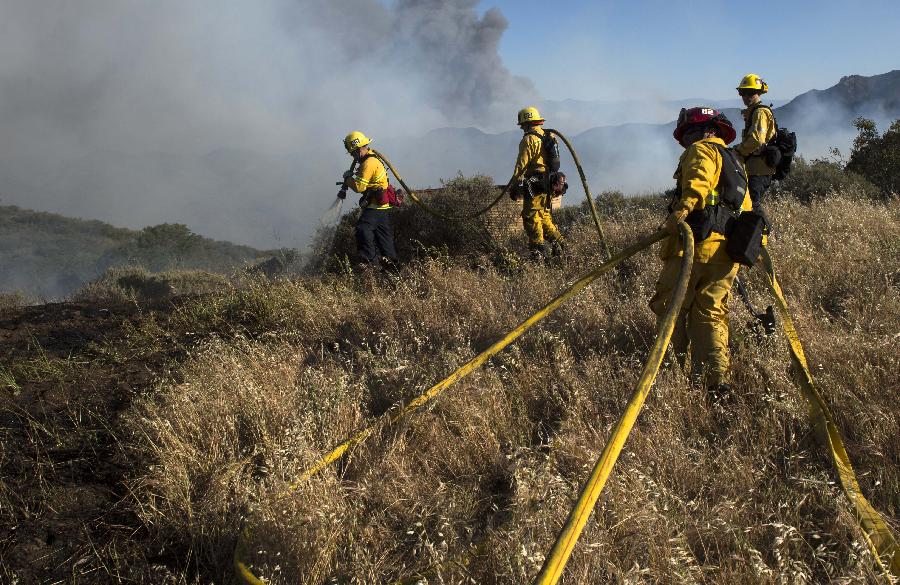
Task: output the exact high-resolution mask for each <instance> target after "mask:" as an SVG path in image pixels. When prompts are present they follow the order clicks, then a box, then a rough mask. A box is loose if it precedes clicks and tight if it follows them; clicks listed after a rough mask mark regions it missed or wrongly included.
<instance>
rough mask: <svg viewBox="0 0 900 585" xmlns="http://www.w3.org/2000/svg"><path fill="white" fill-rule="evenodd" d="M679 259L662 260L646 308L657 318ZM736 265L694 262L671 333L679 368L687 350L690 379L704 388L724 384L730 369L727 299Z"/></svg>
mask: <svg viewBox="0 0 900 585" xmlns="http://www.w3.org/2000/svg"><path fill="white" fill-rule="evenodd" d="M680 263H681V259H680V258H679V257H678V256H671V257H669V258H668V259H667V260H666V263H665V265H664V266H663V269H662V272H661V273H660V275H659V280H658V281H657V283H656V292H655V293H654V294H653V298H651V299H650V308H651V309H652V310H653V312H654V313H656V315H657V317H659V318H662V316H663V314H665V310H666V304H667V302H668V300H669V297H670V296H671V295H672V289H673V288H675V282H676V279H677V278H678V267H679V265H680ZM739 267H740V266H739V265H738V264H736V263H720V262H716V263H705V262H697V261H695V262H694V267H693V270H691V279H690V281H689V282H688V289H687V293H686V294H685V296H684V304H683V305H682V308H681V313H680V314H679V315H678V320H677V321H676V323H675V331H674V333H673V334H672V346H673V348H674V350H675V355H676V356H677V357H678V359H679V361H680V362H681V364H682V365H684V361H685V358H686V356H687V351H688V346H689V345H690V348H691V378H693V379H694V380H695V381H698V382H703V383H704V385H705V386H706V387H709V386H712V385H714V384H722V383H727V382H728V378H729V367H730V365H731V363H730V359H729V353H728V299H729V297H730V295H731V285H732V284H733V283H734V279H735V277H736V276H737V273H738V268H739Z"/></svg>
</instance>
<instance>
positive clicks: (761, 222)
mask: <svg viewBox="0 0 900 585" xmlns="http://www.w3.org/2000/svg"><path fill="white" fill-rule="evenodd" d="M767 228H768V222H767V221H766V218H765V216H764V215H763V214H761V213H758V212H756V211H745V212H743V213H741V214H740V215H739V216H738V217H737V219H736V220H735V221H734V224H733V227H732V229H731V233H730V234H728V241H727V242H726V244H725V251H726V252H727V253H728V256H729V257H730V258H731V259H732V260H734V261H735V262H737V263H738V264H743V265H744V266H753V265H754V264H756V259H757V258H759V255H760V253H762V239H763V234H764V233H766V230H767Z"/></svg>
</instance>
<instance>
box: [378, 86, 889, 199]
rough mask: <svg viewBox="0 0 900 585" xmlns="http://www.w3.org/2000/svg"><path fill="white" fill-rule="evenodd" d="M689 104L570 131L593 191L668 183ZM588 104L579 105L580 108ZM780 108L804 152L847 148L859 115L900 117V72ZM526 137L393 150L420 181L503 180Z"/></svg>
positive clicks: (429, 142)
mask: <svg viewBox="0 0 900 585" xmlns="http://www.w3.org/2000/svg"><path fill="white" fill-rule="evenodd" d="M586 103H587V104H590V103H591V102H586ZM635 103H636V104H638V105H639V104H640V103H641V102H635ZM687 103H703V102H702V100H696V101H695V102H686V101H684V100H682V101H678V102H670V105H671V111H670V117H671V118H670V119H672V120H673V121H670V122H668V123H665V124H637V123H633V124H632V123H629V124H620V125H615V126H598V127H596V128H591V129H589V130H585V131H583V132H580V133H572V134H570V135H569V138H570V139H571V141H572V143H573V145H574V146H575V148H576V150H577V151H578V154H579V156H580V158H581V160H582V163H583V164H584V167H585V171H586V173H587V175H588V180H589V181H590V183H591V186H592V189H594V190H609V189H619V190H624V191H626V192H635V191H643V190H658V189H660V188H662V187H665V186H668V184H669V182H670V181H671V173H672V170H673V167H674V163H675V160H676V159H677V157H678V155H679V153H680V152H681V147H680V146H679V145H678V144H677V143H676V142H675V141H674V140H672V130H673V129H674V124H675V123H674V118H675V116H677V114H678V110H679V109H680V107H681V106H682V105H686V104H687ZM559 104H562V105H566V104H570V102H568V101H567V102H560V103H559ZM584 104H585V103H584V102H582V103H580V104H579V103H576V105H578V107H584ZM714 105H716V104H714ZM724 105H733V104H727V103H726V104H724ZM724 111H725V113H726V115H728V117H729V118H730V119H731V120H732V122H733V123H734V124H735V126H736V127H738V128H740V127H741V126H742V125H743V121H742V119H741V114H740V109H738V108H735V107H731V108H725V110H724ZM774 112H775V115H776V117H777V119H778V122H779V124H780V125H782V126H785V127H788V128H790V129H791V130H793V131H795V132H796V133H797V135H798V139H799V146H800V153H801V154H802V155H804V156H806V157H808V158H811V157H817V156H822V155H824V154H826V153H827V152H828V148H830V147H832V146H835V147H838V148H841V149H842V150H845V151H846V150H847V149H848V147H849V145H850V142H851V141H852V139H853V137H854V136H855V135H856V131H855V129H854V128H853V120H854V119H855V118H857V117H858V116H863V117H866V118H871V119H874V120H875V121H876V122H878V123H879V126H880V127H881V128H886V127H887V125H888V124H889V123H890V122H891V121H893V120H895V119H898V118H900V70H898V71H892V72H890V73H885V74H883V75H876V76H873V77H861V76H858V75H852V76H849V77H844V78H842V79H841V80H840V82H838V84H837V85H835V86H833V87H830V88H828V89H826V90H821V91H820V90H813V91H809V92H806V93H804V94H802V95H800V96H797V97H796V98H794V99H793V100H791V101H790V102H788V103H786V104H784V105H782V106H781V107H776V108H775V109H774ZM545 116H546V117H547V119H548V122H547V125H548V126H549V127H555V128H560V129H564V128H565V120H566V119H567V118H566V115H565V114H564V113H560V114H559V116H560V118H559V119H557V118H555V117H554V116H553V115H551V114H550V113H549V112H548V113H547V114H545ZM560 122H561V123H560ZM520 136H521V133H520V132H519V131H518V130H514V131H511V132H505V133H502V134H486V133H484V132H481V131H480V130H477V129H475V128H444V129H441V130H435V131H433V132H430V133H429V134H428V135H426V136H424V137H422V138H420V139H414V140H406V141H403V142H400V141H397V143H396V144H391V145H390V149H389V150H387V152H391V153H398V154H397V155H396V156H395V162H397V164H398V165H400V167H401V168H402V169H404V170H403V171H402V172H404V173H408V175H409V177H410V178H411V179H413V180H414V182H415V183H416V184H419V185H433V184H435V183H437V180H438V178H442V177H443V178H446V177H449V176H452V175H453V174H455V173H456V171H457V170H465V171H466V173H467V174H474V173H476V172H477V173H481V174H486V175H489V176H493V177H495V178H496V179H497V181H498V182H503V181H505V180H506V179H507V178H508V177H509V176H510V175H511V173H512V169H513V162H514V160H515V152H516V144H518V141H519V138H520ZM386 148H387V147H386ZM563 160H564V163H563V164H564V166H566V167H567V169H566V168H564V170H568V171H569V172H572V173H574V172H575V169H574V168H572V166H571V165H570V164H569V163H568V161H569V159H568V158H567V157H564V159H563ZM405 169H409V170H405ZM570 193H571V191H570ZM576 196H580V194H578V193H576Z"/></svg>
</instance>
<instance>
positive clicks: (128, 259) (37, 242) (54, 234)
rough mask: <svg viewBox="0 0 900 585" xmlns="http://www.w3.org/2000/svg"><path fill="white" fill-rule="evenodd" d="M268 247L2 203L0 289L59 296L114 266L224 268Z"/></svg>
mask: <svg viewBox="0 0 900 585" xmlns="http://www.w3.org/2000/svg"><path fill="white" fill-rule="evenodd" d="M271 255H272V252H271V251H269V252H265V251H262V250H256V249H254V248H251V247H249V246H239V245H236V244H232V243H230V242H220V241H214V240H210V239H208V238H204V237H201V236H198V235H196V234H194V233H192V232H191V231H190V230H189V229H188V228H187V227H186V226H183V225H177V224H163V225H158V226H151V227H147V228H144V229H143V230H128V229H123V228H117V227H114V226H111V225H109V224H107V223H104V222H101V221H95V220H84V219H76V218H71V217H64V216H62V215H58V214H54V213H44V212H37V211H32V210H28V209H21V208H19V207H16V206H0V292H13V291H21V292H23V293H25V295H26V296H28V297H38V298H60V297H63V296H65V295H68V294H70V293H71V292H73V291H74V290H76V289H77V288H79V287H81V286H83V285H84V284H85V283H87V282H90V281H92V280H94V279H96V278H97V277H98V276H99V275H100V274H102V273H103V272H104V271H105V270H107V269H108V268H111V267H115V266H125V265H138V266H143V267H144V268H147V269H148V270H152V271H157V272H158V271H164V270H171V269H199V270H206V271H210V272H224V273H228V272H231V271H233V270H234V269H235V268H238V267H242V266H244V265H246V264H247V263H248V262H252V261H254V260H255V259H257V258H259V257H265V256H271Z"/></svg>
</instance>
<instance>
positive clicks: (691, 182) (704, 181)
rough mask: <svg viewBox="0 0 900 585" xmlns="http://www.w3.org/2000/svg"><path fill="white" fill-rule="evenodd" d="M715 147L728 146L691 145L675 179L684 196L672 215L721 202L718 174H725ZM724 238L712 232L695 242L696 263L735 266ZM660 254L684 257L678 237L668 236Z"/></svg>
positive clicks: (747, 204) (746, 204)
mask: <svg viewBox="0 0 900 585" xmlns="http://www.w3.org/2000/svg"><path fill="white" fill-rule="evenodd" d="M713 144H718V145H720V146H725V142H724V141H723V140H722V139H721V138H719V137H712V138H704V139H703V140H698V141H697V142H695V143H694V144H692V145H690V146H688V147H687V148H686V149H685V150H684V153H683V154H682V155H681V158H680V159H679V160H678V168H677V169H676V170H675V175H674V178H675V180H676V181H677V183H678V189H679V190H680V192H681V197H680V198H679V199H678V201H676V202H675V203H674V205H673V206H672V212H673V213H690V212H692V211H694V210H697V209H703V208H704V207H706V206H707V205H713V204H715V203H716V202H717V201H718V200H719V193H718V192H717V191H716V185H718V184H719V175H720V174H721V173H722V155H721V154H719V150H718V149H717V148H716V147H715V146H713ZM751 209H753V203H752V201H751V200H750V192H749V191H748V192H747V193H746V194H744V201H743V202H742V203H741V210H742V211H750V210H751ZM725 239H726V238H725V235H724V234H720V233H718V232H713V233H712V234H710V236H709V237H708V238H706V239H705V240H703V241H702V242H695V245H694V262H706V263H713V262H714V263H722V264H725V263H729V264H733V263H734V260H732V259H731V257H730V256H729V255H728V253H727V252H726V251H725V246H724V243H725ZM660 255H661V256H662V258H663V259H666V258H670V257H672V256H676V255H677V256H680V255H681V249H680V243H679V239H678V237H677V236H669V237H668V238H666V239H665V240H663V245H662V250H661V254H660Z"/></svg>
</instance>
